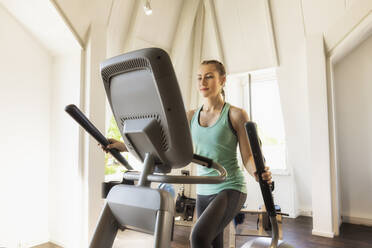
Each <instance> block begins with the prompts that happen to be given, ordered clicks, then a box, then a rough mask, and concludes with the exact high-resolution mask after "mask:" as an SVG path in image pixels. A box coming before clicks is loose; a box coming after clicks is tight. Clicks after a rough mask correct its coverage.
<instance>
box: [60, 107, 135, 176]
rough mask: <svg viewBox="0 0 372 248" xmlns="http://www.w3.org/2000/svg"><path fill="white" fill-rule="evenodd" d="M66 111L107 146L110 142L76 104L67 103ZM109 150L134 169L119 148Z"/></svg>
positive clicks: (130, 168) (121, 161) (125, 164)
mask: <svg viewBox="0 0 372 248" xmlns="http://www.w3.org/2000/svg"><path fill="white" fill-rule="evenodd" d="M65 111H66V112H67V113H68V114H69V115H70V116H71V117H72V118H73V119H74V120H75V121H76V122H77V123H79V124H80V126H81V127H82V128H84V129H85V131H87V132H88V133H89V134H90V135H91V136H93V138H95V139H96V140H97V141H98V142H99V143H100V144H101V145H103V146H104V147H106V146H107V145H109V144H110V142H109V141H108V140H107V139H106V137H105V136H103V134H102V133H101V132H100V131H99V130H98V129H97V128H96V127H95V126H94V125H93V123H92V122H90V120H89V119H88V118H87V117H86V116H85V115H84V114H83V112H81V111H80V109H79V108H78V107H76V106H75V105H74V104H70V105H67V106H66V107H65ZM109 152H110V153H111V154H112V156H114V158H116V159H117V160H118V161H119V162H120V163H121V164H122V165H124V167H126V168H127V169H128V170H133V168H132V166H130V164H129V163H128V161H127V160H126V159H125V158H124V157H123V156H122V155H121V154H120V152H119V151H118V150H117V149H109Z"/></svg>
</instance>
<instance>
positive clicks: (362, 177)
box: [334, 37, 372, 223]
mask: <svg viewBox="0 0 372 248" xmlns="http://www.w3.org/2000/svg"><path fill="white" fill-rule="evenodd" d="M371 57H372V37H370V38H368V39H367V40H366V41H364V42H363V43H362V44H360V45H359V46H358V47H357V48H356V49H355V50H353V51H352V52H351V53H350V54H348V55H347V56H346V57H344V58H343V59H342V60H341V61H340V62H338V63H337V64H336V65H335V67H334V77H335V79H334V82H335V98H336V99H335V100H336V101H335V105H336V126H337V140H338V144H337V146H338V159H339V168H340V191H341V215H342V216H344V217H346V218H344V221H345V219H346V221H347V222H350V221H351V222H355V220H358V219H362V220H359V221H361V222H362V223H363V219H369V220H370V223H372V221H371V220H372V211H371V209H372V198H371V197H370V193H369V189H371V188H372V156H371V152H370V151H371V149H372V132H371V124H372V100H371V97H370V93H371V92H372V81H371V78H372V70H371V68H372V60H371Z"/></svg>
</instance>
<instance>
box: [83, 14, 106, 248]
mask: <svg viewBox="0 0 372 248" xmlns="http://www.w3.org/2000/svg"><path fill="white" fill-rule="evenodd" d="M105 58H106V25H104V22H102V21H99V20H95V21H93V22H92V24H91V26H90V30H89V34H88V36H87V45H86V50H85V87H84V88H85V91H84V92H85V93H84V95H85V97H84V99H85V103H84V106H83V111H84V112H85V114H86V116H87V117H88V118H89V119H90V121H91V122H92V123H93V124H94V125H95V126H96V127H97V128H98V129H99V130H100V131H101V132H102V133H104V131H105V104H106V100H105V99H106V95H105V90H104V87H103V83H102V79H101V76H100V69H99V64H100V63H101V62H102V61H103V60H104V59H105ZM83 157H84V159H83V163H84V165H83V177H84V207H83V214H84V229H85V230H84V243H85V244H84V247H87V246H88V245H87V244H88V242H89V240H90V239H91V237H92V234H93V231H94V228H95V226H96V223H97V220H98V217H99V214H100V212H101V208H102V206H103V200H102V199H101V183H102V182H103V181H104V153H103V152H102V151H101V150H100V148H99V147H98V146H97V141H96V140H94V138H92V137H91V136H89V135H88V134H86V133H85V139H84V155H83Z"/></svg>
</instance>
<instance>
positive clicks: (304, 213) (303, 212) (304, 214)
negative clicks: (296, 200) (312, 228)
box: [298, 210, 313, 217]
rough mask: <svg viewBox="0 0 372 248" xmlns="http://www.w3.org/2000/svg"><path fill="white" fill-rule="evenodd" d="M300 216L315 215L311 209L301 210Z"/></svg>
mask: <svg viewBox="0 0 372 248" xmlns="http://www.w3.org/2000/svg"><path fill="white" fill-rule="evenodd" d="M298 215H299V216H306V217H313V211H311V210H299V212H298Z"/></svg>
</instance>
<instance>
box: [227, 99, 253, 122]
mask: <svg viewBox="0 0 372 248" xmlns="http://www.w3.org/2000/svg"><path fill="white" fill-rule="evenodd" d="M229 117H230V120H231V122H232V123H233V124H238V123H241V122H247V121H249V116H248V114H247V111H245V110H244V109H242V108H239V107H236V106H233V105H231V104H230V111H229Z"/></svg>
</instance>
